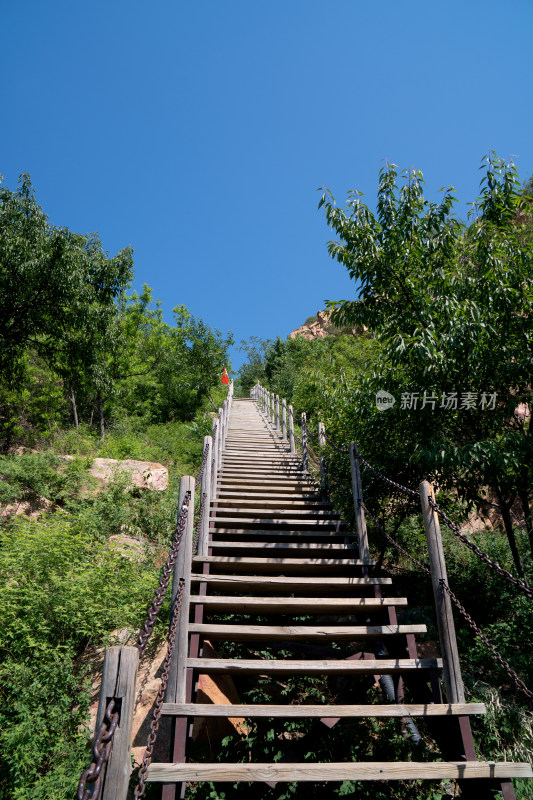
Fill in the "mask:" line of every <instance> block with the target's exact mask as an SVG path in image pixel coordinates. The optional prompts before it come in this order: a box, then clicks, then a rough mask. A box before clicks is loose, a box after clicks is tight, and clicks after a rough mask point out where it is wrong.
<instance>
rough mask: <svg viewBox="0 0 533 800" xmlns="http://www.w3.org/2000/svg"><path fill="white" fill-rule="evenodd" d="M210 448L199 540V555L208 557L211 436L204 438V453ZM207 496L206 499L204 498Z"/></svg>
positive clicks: (202, 495)
mask: <svg viewBox="0 0 533 800" xmlns="http://www.w3.org/2000/svg"><path fill="white" fill-rule="evenodd" d="M207 447H209V453H208V455H207V462H206V465H205V469H204V474H203V475H202V488H201V492H202V493H201V495H200V503H202V501H203V502H204V503H205V508H204V516H203V519H202V527H201V529H200V536H199V539H198V555H199V556H205V555H207V540H208V535H209V509H210V506H211V459H212V455H213V439H212V437H211V436H204V453H205V451H206V448H207ZM204 496H205V497H204Z"/></svg>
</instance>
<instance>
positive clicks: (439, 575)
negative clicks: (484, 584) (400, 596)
mask: <svg viewBox="0 0 533 800" xmlns="http://www.w3.org/2000/svg"><path fill="white" fill-rule="evenodd" d="M430 497H431V498H432V499H433V500H434V499H435V492H434V490H433V486H432V485H431V484H430V483H428V481H422V483H421V484H420V501H421V504H422V516H423V518H424V528H425V529H426V539H427V543H428V554H429V565H430V570H431V582H432V584H433V595H434V597H435V610H436V613H437V625H438V629H439V638H440V645H441V650H442V661H443V672H444V682H445V685H446V694H447V700H448V702H449V703H464V701H465V692H464V686H463V679H462V676H461V667H460V664H459V653H458V651H457V639H456V637H455V624H454V621H453V612H452V603H451V600H450V597H449V596H448V594H447V593H446V592H445V590H444V589H443V587H442V585H441V583H440V581H441V579H442V580H444V581H445V582H446V583H448V575H447V574H446V562H445V560H444V550H443V548H442V538H441V533H440V524H439V517H438V514H437V513H436V512H435V511H434V510H433V509H432V508H431V506H430V504H429V498H430Z"/></svg>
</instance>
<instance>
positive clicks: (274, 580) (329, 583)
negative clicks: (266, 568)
mask: <svg viewBox="0 0 533 800" xmlns="http://www.w3.org/2000/svg"><path fill="white" fill-rule="evenodd" d="M191 581H192V582H193V583H204V582H205V583H209V584H211V585H212V587H213V588H214V589H219V588H221V587H222V588H224V587H231V588H234V589H235V590H236V591H238V590H240V589H248V588H253V589H261V591H264V590H266V589H272V590H274V591H281V590H284V591H288V592H293V591H297V590H298V589H304V590H308V591H309V590H310V589H316V590H317V591H320V592H324V591H327V590H328V589H329V590H331V591H338V590H339V589H345V588H346V587H347V586H354V587H360V586H374V585H378V586H384V585H385V586H389V585H390V584H392V578H367V577H360V576H357V575H354V576H349V577H345V578H336V577H327V578H323V579H320V578H319V577H313V578H301V577H288V576H285V575H202V574H195V573H193V574H192V575H191ZM357 599H358V598H354V600H357ZM383 602H385V603H386V602H387V598H384V600H383Z"/></svg>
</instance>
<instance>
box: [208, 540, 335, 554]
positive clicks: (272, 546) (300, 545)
mask: <svg viewBox="0 0 533 800" xmlns="http://www.w3.org/2000/svg"><path fill="white" fill-rule="evenodd" d="M209 547H210V548H211V549H212V550H216V549H219V550H220V549H223V550H228V549H229V550H325V551H331V550H334V551H339V552H341V553H343V552H344V553H345V552H346V551H347V550H348V548H347V547H346V545H345V544H332V543H331V542H322V543H321V542H261V541H255V542H210V543H209Z"/></svg>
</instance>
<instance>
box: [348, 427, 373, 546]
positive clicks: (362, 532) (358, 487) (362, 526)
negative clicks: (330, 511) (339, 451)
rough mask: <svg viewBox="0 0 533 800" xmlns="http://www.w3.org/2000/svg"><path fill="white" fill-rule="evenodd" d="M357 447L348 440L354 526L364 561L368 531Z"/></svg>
mask: <svg viewBox="0 0 533 800" xmlns="http://www.w3.org/2000/svg"><path fill="white" fill-rule="evenodd" d="M357 455H358V453H357V448H356V446H355V442H350V470H351V476H352V493H353V503H354V509H355V527H356V530H357V535H358V537H359V552H360V554H361V558H362V559H363V560H364V561H368V560H369V558H370V554H369V549H368V532H367V529H366V520H365V512H364V510H363V508H362V506H361V503H362V502H363V488H362V484H361V472H360V470H359V461H358V459H357Z"/></svg>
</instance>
